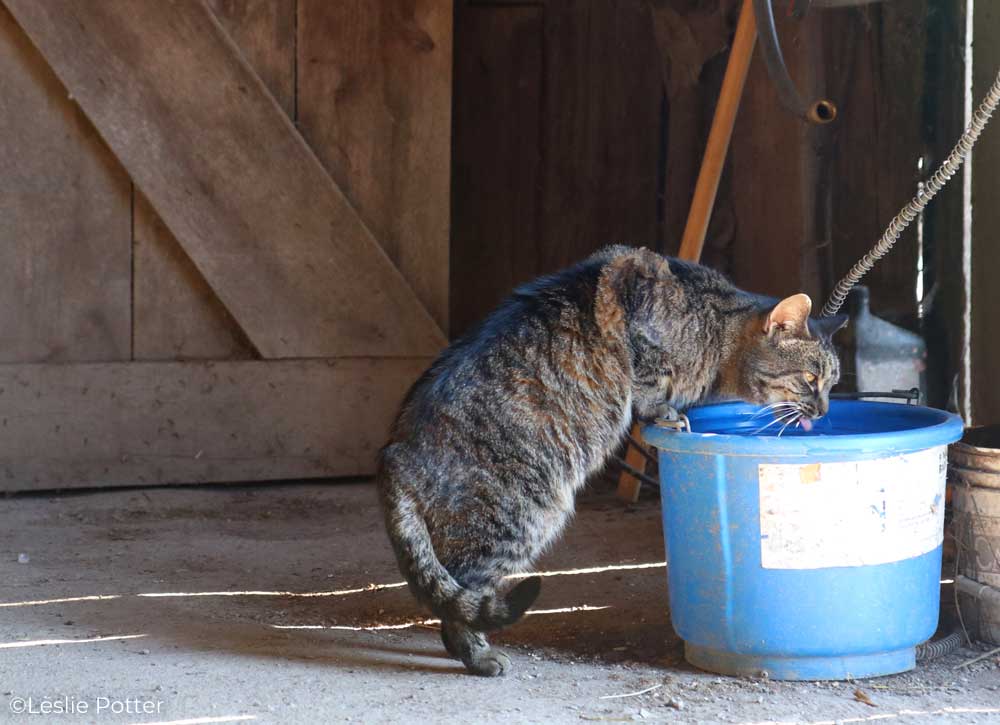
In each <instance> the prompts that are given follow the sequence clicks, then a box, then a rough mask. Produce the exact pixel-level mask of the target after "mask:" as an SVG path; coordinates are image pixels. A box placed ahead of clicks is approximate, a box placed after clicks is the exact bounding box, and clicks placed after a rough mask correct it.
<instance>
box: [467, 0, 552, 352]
mask: <svg viewBox="0 0 1000 725" xmlns="http://www.w3.org/2000/svg"><path fill="white" fill-rule="evenodd" d="M543 19H544V12H543V10H542V8H539V7H511V8H507V7H489V6H485V7H472V8H469V7H467V6H466V5H465V3H459V5H458V6H457V8H456V13H455V22H456V27H457V29H458V32H456V34H455V56H456V57H457V58H462V59H463V60H462V62H461V63H459V64H458V65H457V66H456V67H455V120H454V129H455V131H454V149H455V152H454V153H455V157H454V164H453V167H452V168H453V173H454V184H453V187H454V190H453V192H452V193H453V199H454V206H453V207H452V240H453V242H452V246H451V270H452V278H451V299H452V306H451V333H452V335H453V336H455V335H461V334H462V333H463V332H465V331H466V330H467V329H468V328H469V327H470V326H471V325H472V324H474V323H475V322H476V321H477V320H479V319H481V318H482V317H483V316H484V315H486V314H487V313H488V312H489V311H490V310H492V309H493V308H494V307H496V306H497V304H499V302H500V301H501V300H502V299H503V298H504V297H506V296H507V295H508V294H510V291H511V290H512V289H513V288H514V287H515V286H517V285H518V284H521V283H522V282H525V281H527V280H529V279H531V278H533V277H535V276H536V275H537V274H539V268H538V249H539V247H540V244H541V242H540V240H539V236H538V223H539V219H538V212H539V207H538V201H539V196H538V185H539V180H540V171H541V146H540V138H539V131H540V120H541V118H540V112H541V94H542V47H543V33H544V25H543Z"/></svg>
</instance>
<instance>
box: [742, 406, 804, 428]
mask: <svg viewBox="0 0 1000 725" xmlns="http://www.w3.org/2000/svg"><path fill="white" fill-rule="evenodd" d="M800 415H801V413H800V412H799V409H798V408H797V407H796V408H793V409H791V410H787V411H784V412H782V414H781V415H779V416H776V417H775V418H774V420H772V421H771V422H770V423H768V424H767V425H765V426H763V427H762V428H758V429H757V430H755V431H754V432H753V433H752V434H751V435H760V434H761V433H763V432H764V431H766V430H767V429H768V428H770V427H771V426H772V425H774V424H775V423H781V422H783V421H785V420H788V421H789V422H791V421H792V420H795V419H796V418H797V417H799V416H800Z"/></svg>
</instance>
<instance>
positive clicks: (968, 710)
mask: <svg viewBox="0 0 1000 725" xmlns="http://www.w3.org/2000/svg"><path fill="white" fill-rule="evenodd" d="M997 713H1000V708H997V707H942V708H940V709H938V710H899V711H897V712H886V713H879V714H875V715H867V716H860V717H838V718H835V719H833V720H754V721H747V722H742V723H739V725H841V723H844V724H845V725H846V724H847V723H864V722H879V721H882V720H898V719H900V718H902V717H921V716H929V717H934V716H937V715H991V714H997Z"/></svg>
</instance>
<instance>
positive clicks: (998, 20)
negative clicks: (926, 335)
mask: <svg viewBox="0 0 1000 725" xmlns="http://www.w3.org/2000/svg"><path fill="white" fill-rule="evenodd" d="M974 13H975V14H974V16H973V25H974V28H975V30H974V36H973V45H972V48H973V56H972V99H973V100H972V102H973V107H974V108H975V107H976V106H978V105H979V104H980V103H981V102H982V99H983V97H984V96H985V95H986V91H987V90H988V89H989V87H990V86H991V85H992V84H993V81H994V80H995V79H996V73H997V69H998V68H1000V44H997V43H995V42H989V39H991V38H996V37H998V36H997V33H998V32H1000V7H998V6H997V5H996V4H994V3H976V4H975V5H974ZM992 124H996V125H992ZM992 124H991V126H990V127H989V128H988V129H987V130H986V131H985V132H984V133H983V135H982V136H980V139H979V142H978V143H977V144H976V149H975V151H973V156H972V209H971V213H972V250H971V251H972V279H971V280H970V281H971V294H972V300H971V314H972V320H971V326H972V330H971V332H972V335H971V337H970V339H969V345H970V352H971V366H972V370H971V374H972V379H971V398H972V400H971V402H972V410H971V413H970V417H971V422H972V423H973V424H974V425H986V424H993V423H997V422H1000V385H997V381H996V378H994V377H993V374H994V373H995V371H996V369H997V366H998V363H1000V335H998V334H997V320H996V317H997V310H1000V284H997V277H998V275H1000V258H998V256H997V242H996V239H997V229H998V228H1000V204H997V203H996V198H997V196H998V194H1000V179H998V175H997V169H998V168H1000V129H998V128H997V126H1000V123H998V119H996V118H994V119H993V121H992ZM955 323H956V324H961V323H959V321H958V320H956V321H955Z"/></svg>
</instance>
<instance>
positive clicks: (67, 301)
mask: <svg viewBox="0 0 1000 725" xmlns="http://www.w3.org/2000/svg"><path fill="white" fill-rule="evenodd" d="M0 140H2V141H0V169H3V173H2V174H0V239H2V240H3V241H2V243H0V362H37V361H43V360H46V361H51V362H56V361H58V362H78V361H85V360H87V361H95V360H100V361H109V360H128V359H129V357H130V356H131V350H130V331H131V324H132V322H131V317H130V312H129V308H130V299H129V298H130V294H131V291H130V290H131V269H130V264H129V245H130V243H131V242H130V239H129V236H130V232H129V229H130V223H131V222H130V212H129V189H130V182H129V178H128V175H127V174H126V173H125V171H124V170H123V169H122V167H121V166H120V165H119V164H118V163H117V162H116V161H115V158H114V156H113V155H112V153H111V152H110V151H108V147H107V146H105V145H104V142H102V141H101V139H100V137H99V136H98V135H97V133H96V132H95V131H94V129H93V128H92V127H91V126H90V124H89V123H87V119H86V118H85V117H84V115H83V114H82V113H81V112H80V109H79V108H78V107H77V106H75V105H74V104H73V102H72V101H71V100H69V99H67V98H66V93H65V91H63V89H62V87H61V85H60V84H59V79H58V78H56V76H55V75H54V74H53V73H52V71H51V69H50V68H49V67H48V66H47V64H46V63H45V59H44V58H42V57H41V56H40V55H39V54H38V51H37V50H36V49H35V48H34V47H33V46H32V44H31V41H30V40H29V39H28V38H27V36H25V34H24V32H23V31H22V30H21V29H20V28H19V27H18V26H17V23H16V22H15V21H14V18H12V17H11V16H10V14H9V13H8V12H7V11H6V10H5V9H3V8H0Z"/></svg>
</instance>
